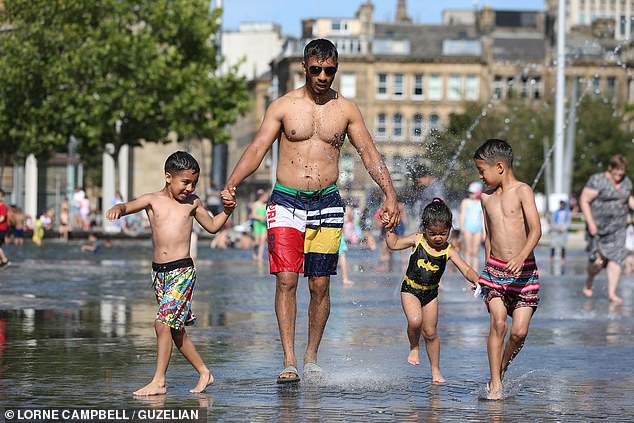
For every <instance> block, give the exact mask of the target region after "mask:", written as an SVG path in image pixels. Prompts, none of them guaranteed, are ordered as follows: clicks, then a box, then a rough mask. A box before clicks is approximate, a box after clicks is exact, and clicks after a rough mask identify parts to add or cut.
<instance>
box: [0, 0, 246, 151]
mask: <svg viewBox="0 0 634 423" xmlns="http://www.w3.org/2000/svg"><path fill="white" fill-rule="evenodd" d="M207 7H208V3H207V1H205V0H136V1H125V2H122V1H119V0H99V1H98V0H90V1H82V2H76V1H71V0H28V1H27V0H6V1H5V16H4V17H3V19H2V20H3V21H5V22H10V25H11V28H12V30H11V31H8V32H6V33H5V35H4V36H0V50H1V51H2V52H3V55H2V57H1V58H0V94H2V96H1V97H2V99H1V100H0V110H4V111H5V112H7V113H5V114H4V117H3V118H2V119H1V120H0V125H3V126H2V127H0V132H2V133H3V134H9V137H8V138H7V139H6V140H5V138H3V139H2V140H1V141H0V143H2V144H1V145H4V143H6V142H8V143H10V144H12V145H15V146H16V147H15V153H16V154H22V155H26V154H29V153H35V154H37V155H38V156H46V155H47V154H50V153H51V152H53V151H65V149H66V145H67V142H68V139H69V137H70V135H74V136H75V137H77V139H78V140H79V141H80V144H79V152H80V154H81V155H82V157H83V158H84V159H85V160H88V161H89V163H90V162H98V161H100V156H101V153H102V152H103V151H105V146H106V144H108V143H112V144H113V145H114V147H115V154H114V157H116V156H117V155H116V153H117V152H118V150H119V149H120V148H121V146H123V145H130V146H135V145H138V144H139V143H140V142H141V141H142V140H146V141H157V142H161V141H166V140H167V139H168V136H169V134H170V133H176V135H177V137H178V139H180V140H183V139H190V138H194V137H198V138H202V137H205V138H209V139H211V140H212V142H214V143H216V142H226V141H227V140H228V138H229V136H228V134H227V130H226V126H227V124H230V123H232V122H234V121H235V119H236V118H237V116H238V115H239V114H240V113H243V112H244V111H245V110H246V108H247V107H248V93H247V89H246V84H245V81H244V80H243V79H242V78H239V77H237V76H236V75H235V73H233V72H229V73H226V74H223V75H221V76H218V75H217V72H216V70H217V68H218V66H219V63H218V61H217V54H216V48H215V45H214V43H213V38H214V37H213V36H214V34H215V32H216V31H218V30H219V27H218V24H217V18H218V17H219V14H220V13H221V10H215V11H214V13H213V14H212V16H209V15H208V9H207ZM4 129H7V131H4Z"/></svg>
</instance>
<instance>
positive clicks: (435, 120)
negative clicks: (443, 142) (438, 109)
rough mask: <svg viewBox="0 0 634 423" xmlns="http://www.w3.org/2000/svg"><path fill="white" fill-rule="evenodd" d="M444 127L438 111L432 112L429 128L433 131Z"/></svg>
mask: <svg viewBox="0 0 634 423" xmlns="http://www.w3.org/2000/svg"><path fill="white" fill-rule="evenodd" d="M441 127H442V123H441V122H440V116H438V115H437V114H436V113H432V114H431V115H430V116H429V129H430V130H431V131H440V129H441Z"/></svg>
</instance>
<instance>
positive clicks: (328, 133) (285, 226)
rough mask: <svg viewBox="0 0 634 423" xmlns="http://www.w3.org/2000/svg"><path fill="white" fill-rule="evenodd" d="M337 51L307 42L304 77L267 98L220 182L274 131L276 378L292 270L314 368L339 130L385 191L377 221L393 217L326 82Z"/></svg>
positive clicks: (351, 107)
mask: <svg viewBox="0 0 634 423" xmlns="http://www.w3.org/2000/svg"><path fill="white" fill-rule="evenodd" d="M337 57H338V55H337V49H336V48H335V46H334V45H333V44H332V43H331V42H330V41H328V40H324V39H318V40H313V41H311V42H310V43H308V45H307V46H306V48H305V49H304V61H303V63H302V66H303V68H304V73H305V75H306V83H305V84H304V85H303V86H302V87H300V88H298V89H296V90H293V91H291V92H289V93H287V94H286V95H284V96H283V97H280V98H278V99H277V100H275V101H274V102H273V103H271V105H270V107H269V108H268V110H267V112H266V114H265V116H264V121H263V122H262V125H261V126H260V129H259V130H258V133H257V134H256V136H255V138H254V139H253V141H252V142H251V144H250V145H249V146H248V147H247V148H246V150H245V151H244V153H243V154H242V157H241V158H240V160H239V161H238V163H237V164H236V167H235V169H234V170H233V173H232V174H231V176H230V177H229V179H228V181H227V184H226V190H227V191H228V192H230V193H235V189H236V188H237V186H238V185H239V184H240V183H241V182H242V181H243V180H244V179H245V178H246V177H247V176H249V175H251V174H252V173H253V172H254V171H255V170H256V169H257V168H258V166H259V165H260V163H261V162H262V159H263V158H264V155H265V154H266V152H267V151H268V150H269V148H270V147H271V145H273V142H275V140H276V139H279V145H280V150H279V164H278V167H277V184H276V185H275V187H274V189H273V193H272V194H271V197H270V200H269V204H268V207H267V228H268V243H269V262H270V271H271V273H272V274H275V275H276V282H277V284H276V293H275V312H276V315H277V321H278V326H279V331H280V338H281V341H282V348H283V350H284V370H282V372H281V373H280V374H279V377H278V383H286V382H297V381H299V372H298V370H297V359H296V357H295V315H296V298H295V294H296V289H297V284H298V277H299V273H300V272H303V273H304V276H306V277H308V287H309V289H310V306H309V310H308V312H309V323H308V345H307V346H306V353H305V354H304V375H305V376H311V375H313V376H316V375H319V374H320V373H321V368H320V367H319V366H318V365H317V349H318V347H319V343H320V342H321V337H322V335H323V332H324V328H325V326H326V321H327V320H328V315H329V313H330V293H329V287H330V275H334V274H336V272H337V259H338V254H337V253H338V250H339V245H340V240H341V232H342V227H343V215H344V205H343V202H342V200H341V197H340V196H339V192H338V191H337V187H336V185H335V183H336V182H337V177H338V176H339V167H338V161H339V154H340V152H341V145H342V144H343V142H344V140H345V138H346V135H347V136H348V138H349V139H350V142H351V143H352V145H353V146H354V147H355V148H356V150H357V151H358V152H359V155H360V156H361V160H362V161H363V164H364V165H365V167H366V169H367V170H368V172H369V174H370V176H371V177H372V179H373V180H374V181H375V182H376V183H377V184H378V185H379V187H381V189H382V190H383V192H384V194H385V201H384V204H383V207H382V214H381V217H382V221H383V223H384V224H385V225H386V226H387V228H388V229H391V228H393V227H394V226H396V225H397V224H398V221H399V212H398V205H397V201H396V194H395V192H394V188H393V187H392V180H391V179H390V175H389V173H388V171H387V168H386V167H385V164H384V163H383V160H382V159H381V155H380V154H379V153H378V151H377V150H376V147H375V145H374V143H373V142H372V138H371V136H370V133H369V132H368V130H367V128H366V127H365V123H364V122H363V117H362V116H361V112H360V111H359V108H358V107H357V106H356V104H354V103H353V102H352V101H350V100H347V99H345V98H343V97H341V95H340V94H339V93H338V92H336V91H334V90H332V89H331V88H330V86H331V85H332V82H333V80H334V78H335V74H336V72H337V66H338V62H337Z"/></svg>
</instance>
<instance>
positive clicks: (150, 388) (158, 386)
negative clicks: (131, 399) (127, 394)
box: [132, 381, 167, 396]
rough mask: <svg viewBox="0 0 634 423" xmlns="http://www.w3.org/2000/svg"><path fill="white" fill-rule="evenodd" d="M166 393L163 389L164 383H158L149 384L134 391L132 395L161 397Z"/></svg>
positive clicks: (164, 388) (165, 389)
mask: <svg viewBox="0 0 634 423" xmlns="http://www.w3.org/2000/svg"><path fill="white" fill-rule="evenodd" d="M166 392H167V388H166V387H165V383H159V382H154V381H152V382H150V383H148V384H147V385H145V386H144V387H143V388H141V389H139V390H137V391H134V392H133V393H132V395H137V396H147V395H163V394H165V393H166Z"/></svg>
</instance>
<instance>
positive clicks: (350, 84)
mask: <svg viewBox="0 0 634 423" xmlns="http://www.w3.org/2000/svg"><path fill="white" fill-rule="evenodd" d="M340 86H341V88H340V90H339V91H341V95H342V96H344V97H347V98H355V97H356V96H357V76H356V75H355V74H353V73H343V74H341V80H340Z"/></svg>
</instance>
